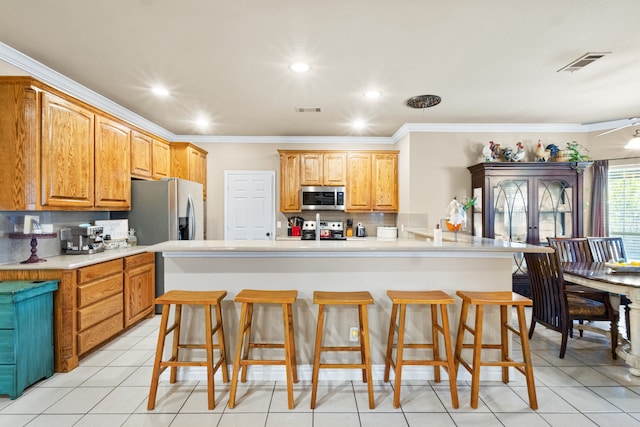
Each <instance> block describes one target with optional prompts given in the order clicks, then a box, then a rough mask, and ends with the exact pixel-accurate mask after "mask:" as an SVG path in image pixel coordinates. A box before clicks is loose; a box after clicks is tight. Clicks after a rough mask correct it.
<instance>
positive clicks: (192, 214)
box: [187, 194, 196, 240]
mask: <svg viewBox="0 0 640 427" xmlns="http://www.w3.org/2000/svg"><path fill="white" fill-rule="evenodd" d="M187 218H189V240H194V239H195V238H196V210H195V209H194V205H193V198H191V194H189V197H188V199H187Z"/></svg>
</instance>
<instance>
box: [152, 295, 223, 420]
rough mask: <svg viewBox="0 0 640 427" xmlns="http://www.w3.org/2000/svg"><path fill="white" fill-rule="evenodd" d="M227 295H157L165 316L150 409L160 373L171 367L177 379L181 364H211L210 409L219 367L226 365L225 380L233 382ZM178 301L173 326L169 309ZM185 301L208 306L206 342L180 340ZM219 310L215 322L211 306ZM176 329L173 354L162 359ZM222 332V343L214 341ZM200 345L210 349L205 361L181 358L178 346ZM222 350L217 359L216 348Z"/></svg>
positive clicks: (162, 322)
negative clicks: (224, 323)
mask: <svg viewBox="0 0 640 427" xmlns="http://www.w3.org/2000/svg"><path fill="white" fill-rule="evenodd" d="M226 295H227V291H178V290H172V291H169V292H166V293H165V294H164V295H161V296H159V297H158V298H156V301H155V302H156V304H160V305H162V318H161V320H160V331H159V332H158V345H157V347H156V358H155V361H154V363H153V374H152V378H151V391H150V392H149V402H148V403H147V409H149V410H151V409H153V408H154V407H155V405H156V394H157V392H158V381H159V379H160V374H162V372H163V371H164V370H165V369H167V368H168V367H170V368H171V376H170V380H169V382H171V383H175V382H176V374H177V370H178V366H206V367H207V392H208V397H209V409H213V408H214V407H215V395H214V383H213V376H214V375H215V373H216V371H217V370H218V368H222V381H223V382H225V383H227V382H229V374H228V372H227V352H226V348H225V343H224V329H223V327H222V310H221V308H220V302H221V301H222V300H223V299H224V297H225V296H226ZM172 305H175V316H174V322H173V324H172V325H171V326H170V327H167V325H168V323H169V311H170V310H171V306H172ZM183 305H201V306H203V307H204V316H205V342H204V344H191V343H181V342H180V320H181V319H182V306H183ZM212 307H213V308H215V311H216V325H215V327H213V325H212V316H211V309H212ZM172 331H173V344H172V347H171V348H172V349H171V358H170V359H168V360H162V353H163V351H164V343H165V339H166V337H167V335H168V334H170V333H171V332H172ZM216 333H217V334H218V343H217V344H214V343H213V335H214V334H216ZM181 348H184V349H198V348H202V349H204V350H205V351H206V353H207V359H206V360H203V361H180V360H179V357H178V350H179V349H181ZM214 349H217V350H219V351H220V358H219V359H218V360H217V361H216V362H215V364H214V359H213V350H214Z"/></svg>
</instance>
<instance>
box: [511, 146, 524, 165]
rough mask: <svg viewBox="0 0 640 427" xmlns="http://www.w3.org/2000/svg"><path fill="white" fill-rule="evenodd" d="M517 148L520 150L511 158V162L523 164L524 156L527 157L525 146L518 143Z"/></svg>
mask: <svg viewBox="0 0 640 427" xmlns="http://www.w3.org/2000/svg"><path fill="white" fill-rule="evenodd" d="M516 147H518V149H517V151H516V152H515V153H514V154H513V156H512V157H511V161H512V162H521V161H522V160H523V159H524V155H525V151H524V145H522V142H518V143H517V144H516Z"/></svg>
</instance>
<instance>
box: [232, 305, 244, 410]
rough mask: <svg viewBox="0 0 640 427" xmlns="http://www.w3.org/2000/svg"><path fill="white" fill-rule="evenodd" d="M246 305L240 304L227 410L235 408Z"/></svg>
mask: <svg viewBox="0 0 640 427" xmlns="http://www.w3.org/2000/svg"><path fill="white" fill-rule="evenodd" d="M247 306H248V304H244V303H243V304H242V309H241V310H240V328H239V333H238V339H237V344H236V355H235V356H234V358H233V375H232V378H231V390H230V391H229V403H228V406H229V408H232V409H233V407H234V406H235V403H236V388H237V386H238V373H239V370H240V356H241V355H242V344H243V342H244V337H245V334H246V331H247V311H248V308H247Z"/></svg>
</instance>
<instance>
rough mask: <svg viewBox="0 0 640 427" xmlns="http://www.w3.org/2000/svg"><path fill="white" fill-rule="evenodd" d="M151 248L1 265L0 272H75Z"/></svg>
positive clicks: (114, 250) (132, 248)
mask: <svg viewBox="0 0 640 427" xmlns="http://www.w3.org/2000/svg"><path fill="white" fill-rule="evenodd" d="M148 248H149V246H133V247H130V248H123V249H109V250H105V251H104V252H99V253H97V254H91V255H58V256H52V257H48V258H45V259H46V260H47V261H46V262H34V263H33V264H20V263H19V262H16V263H11V264H0V270H73V269H75V268H79V267H86V266H87V265H92V264H98V263H100V262H104V261H111V260H112V259H117V258H122V257H125V256H129V255H136V254H140V253H143V252H147V249H148Z"/></svg>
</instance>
